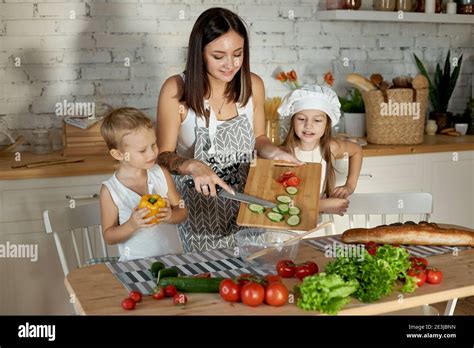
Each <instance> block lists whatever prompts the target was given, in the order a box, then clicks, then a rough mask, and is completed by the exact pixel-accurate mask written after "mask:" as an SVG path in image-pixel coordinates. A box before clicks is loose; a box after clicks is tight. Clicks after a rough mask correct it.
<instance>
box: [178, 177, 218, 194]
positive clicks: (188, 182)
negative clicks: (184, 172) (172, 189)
mask: <svg viewBox="0 0 474 348" xmlns="http://www.w3.org/2000/svg"><path fill="white" fill-rule="evenodd" d="M185 184H186V186H188V187H189V188H193V187H194V180H193V179H188V180H186V181H185ZM222 190H223V188H222V187H220V186H219V185H216V192H217V194H220V193H221V191H222Z"/></svg>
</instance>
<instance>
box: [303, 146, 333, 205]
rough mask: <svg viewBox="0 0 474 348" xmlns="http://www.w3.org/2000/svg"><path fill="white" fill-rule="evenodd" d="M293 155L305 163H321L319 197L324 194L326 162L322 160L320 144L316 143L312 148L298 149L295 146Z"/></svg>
mask: <svg viewBox="0 0 474 348" xmlns="http://www.w3.org/2000/svg"><path fill="white" fill-rule="evenodd" d="M295 156H296V158H298V159H299V160H300V161H302V162H306V163H321V184H320V186H319V190H320V194H321V197H322V196H323V195H324V191H325V189H326V167H327V163H326V161H325V160H324V158H323V156H322V154H321V149H320V146H319V145H318V146H317V147H315V148H314V149H313V150H308V151H306V150H300V149H299V148H298V147H296V148H295Z"/></svg>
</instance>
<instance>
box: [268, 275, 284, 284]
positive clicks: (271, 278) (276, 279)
mask: <svg viewBox="0 0 474 348" xmlns="http://www.w3.org/2000/svg"><path fill="white" fill-rule="evenodd" d="M264 279H265V281H266V282H267V284H271V283H281V278H280V277H279V276H277V275H274V274H269V275H267V276H265V278H264Z"/></svg>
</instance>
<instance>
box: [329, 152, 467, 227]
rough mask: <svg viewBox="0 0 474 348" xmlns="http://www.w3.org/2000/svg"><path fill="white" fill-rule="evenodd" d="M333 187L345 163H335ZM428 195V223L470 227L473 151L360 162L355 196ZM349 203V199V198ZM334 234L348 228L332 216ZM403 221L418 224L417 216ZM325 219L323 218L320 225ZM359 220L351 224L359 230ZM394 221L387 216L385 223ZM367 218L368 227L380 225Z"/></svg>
mask: <svg viewBox="0 0 474 348" xmlns="http://www.w3.org/2000/svg"><path fill="white" fill-rule="evenodd" d="M335 167H336V169H337V170H339V173H338V172H336V184H337V185H343V184H344V183H345V180H346V176H347V161H344V160H338V161H336V166H335ZM377 192H429V193H431V194H432V195H433V213H432V214H431V217H430V219H431V221H434V222H440V223H446V224H453V225H461V226H466V227H469V228H473V227H474V214H473V212H474V151H458V152H456V151H452V152H438V153H424V154H416V155H400V156H374V157H367V158H364V159H363V164H362V169H361V175H360V177H359V182H358V184H357V188H356V191H355V193H377ZM349 200H350V198H349ZM334 219H335V224H336V231H337V233H342V232H343V231H345V230H346V229H347V228H348V227H349V220H348V217H347V216H344V217H340V216H334ZM404 219H405V220H413V221H418V220H419V219H420V216H417V215H413V216H412V215H406V216H404ZM327 220H328V216H327V215H323V221H327ZM362 221H363V219H362V217H356V219H355V224H356V225H357V226H363V224H362ZM395 221H397V216H388V217H387V222H388V223H390V222H395ZM380 223H381V220H380V218H378V217H376V216H374V217H372V216H371V225H372V226H375V225H377V224H380Z"/></svg>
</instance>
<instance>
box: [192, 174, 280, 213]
mask: <svg viewBox="0 0 474 348" xmlns="http://www.w3.org/2000/svg"><path fill="white" fill-rule="evenodd" d="M186 185H187V186H188V187H194V180H193V179H189V180H186ZM216 190H217V194H218V195H219V196H221V197H224V198H227V199H233V200H235V201H239V202H243V203H248V204H259V205H261V206H264V207H265V208H274V207H276V206H277V205H276V203H273V202H270V201H267V200H265V199H261V198H258V197H255V196H250V195H246V194H244V193H240V192H235V195H232V194H230V193H229V192H227V191H226V190H224V189H223V188H222V187H220V186H219V185H216Z"/></svg>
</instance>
